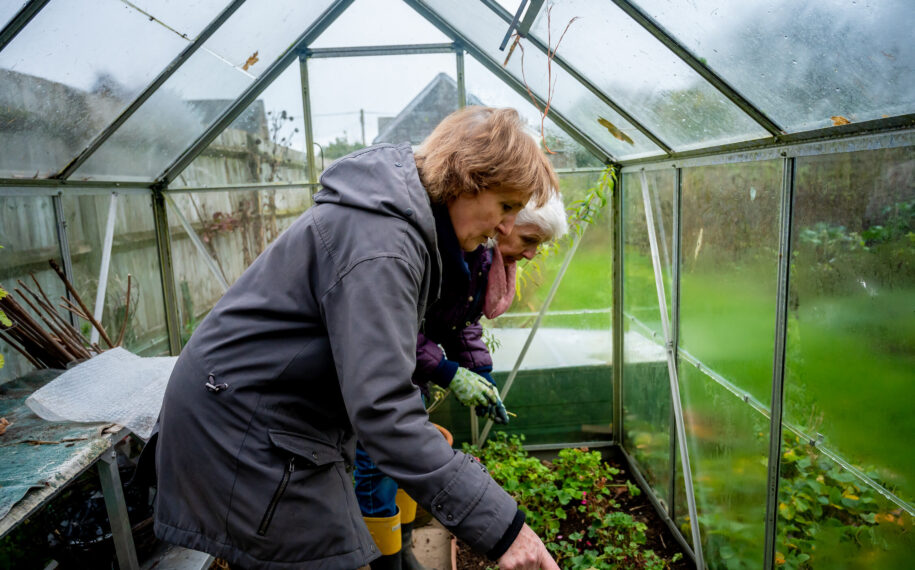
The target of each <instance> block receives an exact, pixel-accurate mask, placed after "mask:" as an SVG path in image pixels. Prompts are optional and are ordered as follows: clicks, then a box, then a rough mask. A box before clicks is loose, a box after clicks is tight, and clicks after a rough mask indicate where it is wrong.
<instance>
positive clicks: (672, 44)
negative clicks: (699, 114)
mask: <svg viewBox="0 0 915 570" xmlns="http://www.w3.org/2000/svg"><path fill="white" fill-rule="evenodd" d="M613 3H614V4H616V5H617V6H619V8H620V9H621V10H622V11H623V12H626V14H628V15H629V17H630V18H632V19H633V20H635V21H636V22H638V24H639V25H641V26H642V27H643V28H645V29H646V30H648V32H649V33H650V34H651V35H653V36H654V37H655V38H657V39H658V41H660V42H661V43H662V44H664V45H665V46H667V48H668V49H669V50H671V51H672V52H674V53H675V54H676V55H677V57H679V58H680V59H682V60H683V61H684V63H686V64H687V65H688V66H690V67H691V68H693V70H694V71H695V72H696V73H698V74H699V75H701V76H702V77H703V78H705V80H706V81H708V82H709V83H711V84H712V85H713V86H714V87H715V88H716V89H717V90H718V91H720V92H721V94H722V95H724V96H725V97H727V98H728V99H729V100H730V101H731V102H732V103H734V104H735V105H737V106H738V107H740V109H741V110H742V111H743V112H744V113H746V114H747V115H749V116H750V117H751V118H752V119H753V120H754V121H756V122H757V123H758V124H759V126H761V127H762V128H764V129H765V130H767V131H768V132H769V134H771V135H772V136H774V137H779V136H781V135H782V134H783V133H784V130H783V129H782V128H781V127H780V126H778V125H777V124H776V123H775V121H773V120H772V119H770V118H769V117H768V116H767V115H766V114H765V113H763V112H762V111H761V110H760V109H758V108H757V107H756V106H755V105H753V103H750V101H749V100H748V99H747V98H746V97H744V96H743V95H742V94H741V93H740V92H739V91H737V89H735V88H734V87H732V86H731V85H730V84H729V83H728V82H727V81H725V80H724V79H723V78H722V77H721V76H719V75H718V74H717V73H715V72H714V71H712V70H711V69H710V68H709V67H707V66H706V65H705V64H704V63H702V62H701V61H699V58H697V57H696V56H695V55H693V54H692V53H691V52H690V51H689V50H688V49H686V48H685V47H684V46H683V45H681V44H680V42H678V41H677V40H676V39H674V37H673V36H672V35H671V34H670V33H669V32H668V31H667V30H665V29H664V28H663V27H661V25H660V24H658V23H657V22H655V21H654V19H652V18H651V17H650V16H648V15H647V14H645V13H644V12H642V10H640V9H639V8H638V7H636V6H635V5H634V4H633V3H632V2H630V1H629V0H613Z"/></svg>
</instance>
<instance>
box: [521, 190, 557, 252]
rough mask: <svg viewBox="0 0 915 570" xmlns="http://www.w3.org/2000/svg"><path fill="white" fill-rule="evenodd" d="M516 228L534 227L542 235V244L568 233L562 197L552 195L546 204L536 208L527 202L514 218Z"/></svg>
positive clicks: (555, 194)
mask: <svg viewBox="0 0 915 570" xmlns="http://www.w3.org/2000/svg"><path fill="white" fill-rule="evenodd" d="M515 225H516V226H528V225H530V226H535V227H536V228H537V229H538V230H539V231H540V232H541V234H542V236H543V238H544V240H543V241H544V243H545V242H549V241H553V240H555V239H559V238H561V237H562V236H564V235H566V234H567V233H568V232H569V222H568V220H567V219H566V209H565V206H563V204H562V195H561V194H559V192H556V193H554V194H553V195H552V196H550V199H549V200H547V203H546V204H544V205H543V206H541V207H539V208H538V207H537V206H535V205H534V203H533V202H529V203H528V205H527V206H525V207H524V209H523V210H521V211H520V212H518V217H516V218H515Z"/></svg>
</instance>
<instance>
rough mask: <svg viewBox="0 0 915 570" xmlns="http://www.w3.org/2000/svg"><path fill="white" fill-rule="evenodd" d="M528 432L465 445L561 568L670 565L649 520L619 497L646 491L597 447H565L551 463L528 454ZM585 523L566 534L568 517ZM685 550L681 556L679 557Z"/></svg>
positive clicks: (467, 450)
mask: <svg viewBox="0 0 915 570" xmlns="http://www.w3.org/2000/svg"><path fill="white" fill-rule="evenodd" d="M523 441H524V438H523V436H520V437H519V436H517V435H513V436H511V437H507V436H506V435H505V434H504V433H494V434H493V436H492V437H490V438H489V441H488V442H487V443H486V446H485V448H484V449H482V450H481V449H479V448H477V447H474V446H471V445H469V444H467V443H465V444H464V452H465V453H469V454H471V455H474V456H476V457H477V458H479V459H480V461H481V462H482V463H483V464H484V465H486V467H487V468H488V469H489V472H490V474H491V475H492V476H493V478H495V480H496V481H498V482H499V484H500V485H502V487H503V488H504V489H505V490H506V491H508V492H509V494H511V495H512V497H514V498H515V500H517V501H518V504H519V505H520V506H521V508H522V509H524V511H525V513H526V514H527V523H528V525H530V527H531V528H532V529H533V530H534V532H536V533H537V534H538V535H539V536H540V537H541V539H542V540H543V542H544V544H546V546H547V548H548V549H549V550H550V553H551V554H552V555H553V557H554V558H555V559H556V562H557V563H558V564H559V566H560V567H561V568H570V569H582V570H586V569H591V568H650V569H656V570H661V569H663V568H667V566H668V561H667V560H664V559H662V558H660V557H659V556H658V555H657V554H655V553H654V552H653V551H652V550H647V549H645V548H644V545H645V542H646V536H645V530H646V527H645V524H644V523H641V522H638V521H636V520H635V519H633V518H632V516H630V515H629V514H628V513H625V512H621V511H619V510H617V509H618V508H619V504H618V503H617V502H616V501H615V500H614V497H616V496H619V495H618V493H617V491H619V492H620V493H629V494H631V495H633V496H636V495H638V494H639V493H641V490H640V489H639V488H638V487H637V486H635V485H633V484H632V483H631V482H630V481H628V480H625V479H622V478H618V477H617V476H618V475H619V470H618V469H616V468H613V467H610V466H609V465H607V464H606V463H604V462H603V461H602V459H601V455H600V453H599V452H596V451H590V452H589V451H584V450H581V449H564V450H562V451H560V452H559V457H558V458H556V459H555V460H554V461H553V462H551V463H545V462H541V461H540V460H539V459H537V458H534V457H530V456H528V454H527V452H526V451H525V450H524V449H523V448H522V442H523ZM570 518H574V519H575V520H577V521H580V523H579V524H578V525H576V526H578V527H580V528H576V529H575V530H574V531H573V532H570V533H568V534H567V535H563V534H562V531H561V530H560V527H561V525H562V521H566V520H568V519H570ZM676 560H679V555H677V556H675V558H674V560H671V561H670V562H675V561H676Z"/></svg>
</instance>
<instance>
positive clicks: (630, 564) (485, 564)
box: [457, 451, 693, 570]
mask: <svg viewBox="0 0 915 570" xmlns="http://www.w3.org/2000/svg"><path fill="white" fill-rule="evenodd" d="M604 462H605V463H606V464H607V465H609V466H610V467H612V468H615V469H617V470H619V473H618V474H616V475H615V476H614V477H613V483H623V484H622V485H618V486H613V487H612V491H611V496H610V498H611V499H612V501H613V502H615V503H616V504H617V505H618V507H614V508H612V509H611V511H617V512H621V513H626V514H628V515H630V516H631V517H632V518H633V519H634V520H635V521H636V522H637V523H643V524H644V525H645V527H646V528H645V531H644V535H645V542H644V543H642V544H639V545H638V549H639V550H641V551H649V550H650V551H653V552H654V553H655V554H656V555H657V556H658V558H660V559H661V560H660V561H658V560H655V561H654V562H653V563H647V562H645V561H639V560H629V561H627V562H626V563H622V564H617V565H612V566H599V565H598V566H594V567H596V568H601V567H607V568H612V567H617V568H623V567H625V568H669V569H673V570H680V569H688V568H692V567H693V566H692V564H691V562H690V561H689V558H688V557H687V555H686V553H684V552H683V550H682V548H681V547H680V543H679V542H677V540H676V539H675V538H674V537H673V535H672V534H671V532H670V530H669V529H668V527H667V525H666V524H665V523H664V522H663V521H662V520H661V518H660V517H659V516H658V514H657V513H656V512H655V510H654V507H653V506H652V505H651V503H650V501H649V499H648V498H647V497H646V495H645V493H644V492H642V493H640V494H638V495H634V494H633V493H630V492H629V491H628V486H627V485H626V484H625V481H627V480H630V479H629V475H628V469H627V467H626V463H625V461H624V460H623V458H622V457H621V456H620V455H619V452H618V451H616V452H615V453H614V452H611V453H605V454H604ZM543 463H544V464H545V465H550V462H548V461H544V462H543ZM630 482H631V483H633V484H634V481H632V480H630ZM577 503H578V502H577V501H573V503H571V504H570V505H571V506H567V507H566V508H565V511H566V515H567V517H568V518H566V519H565V520H561V521H560V524H559V536H558V538H561V537H569V536H570V535H572V534H574V533H576V532H577V533H581V534H583V535H585V536H586V535H587V529H588V527H589V526H590V525H591V523H592V521H593V519H589V518H587V516H586V515H585V514H583V513H580V512H579V511H578V510H577V509H576V508H574V507H575V506H576V505H577ZM586 540H587V539H586V538H584V537H583V538H582V539H581V540H580V541H579V542H580V544H581V546H582V547H585V543H586ZM593 546H594V547H599V548H602V547H603V546H605V545H593ZM677 555H679V556H677ZM675 558H676V560H674V559H675ZM659 563H660V564H661V565H660V566H659V565H658V564H659ZM560 566H561V567H563V568H576V567H577V566H576V565H575V564H569V563H568V562H566V563H560ZM588 567H591V565H590V564H587V565H584V566H583V568H588ZM487 568H498V564H497V563H496V562H493V561H491V560H489V559H487V558H486V557H485V556H483V555H481V554H477V553H475V552H474V551H472V550H471V549H470V547H468V546H467V545H466V544H464V543H463V542H462V541H460V540H458V541H457V570H476V569H481V570H483V569H487Z"/></svg>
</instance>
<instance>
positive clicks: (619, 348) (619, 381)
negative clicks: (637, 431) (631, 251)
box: [610, 168, 626, 448]
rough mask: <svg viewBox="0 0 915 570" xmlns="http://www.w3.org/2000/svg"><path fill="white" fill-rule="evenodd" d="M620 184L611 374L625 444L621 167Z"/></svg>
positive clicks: (614, 201) (616, 428) (613, 212)
mask: <svg viewBox="0 0 915 570" xmlns="http://www.w3.org/2000/svg"><path fill="white" fill-rule="evenodd" d="M614 176H615V177H616V184H614V187H613V194H612V195H611V196H610V223H611V224H612V227H611V228H610V231H611V234H610V235H611V236H612V237H611V240H612V243H611V251H612V258H611V261H610V263H611V266H612V269H611V271H612V273H611V276H610V279H611V282H610V287H611V290H610V296H611V303H612V305H613V306H612V314H611V317H610V341H611V342H612V346H611V350H612V351H613V352H612V356H611V362H610V364H611V366H612V368H611V374H612V379H613V417H612V418H611V419H612V421H613V424H612V425H613V440H614V441H615V442H617V443H618V444H619V446H620V447H621V448H622V447H623V442H624V441H625V433H624V430H625V426H623V397H624V392H625V389H626V387H625V385H624V384H623V382H624V381H625V379H624V378H623V360H624V358H625V356H624V352H623V349H624V347H623V342H624V334H623V302H624V297H625V294H626V291H625V289H624V288H623V220H624V216H625V212H624V208H623V192H625V189H624V188H623V177H622V176H621V175H620V172H619V168H614Z"/></svg>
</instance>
